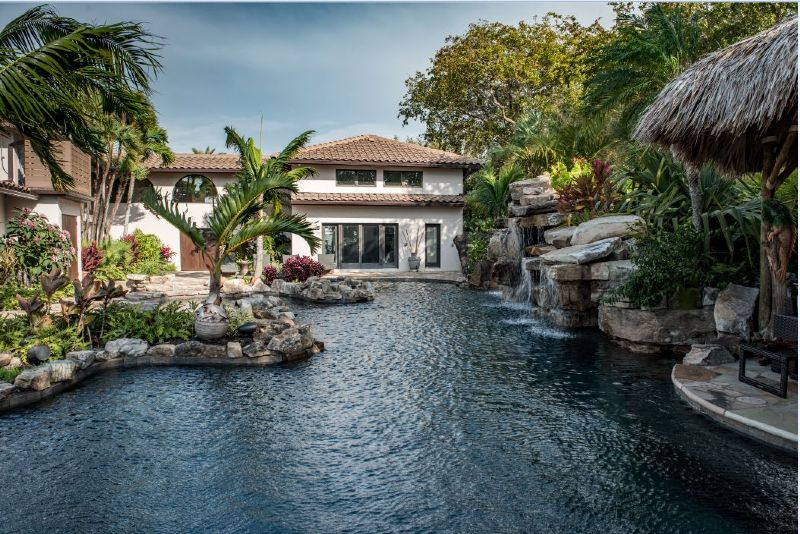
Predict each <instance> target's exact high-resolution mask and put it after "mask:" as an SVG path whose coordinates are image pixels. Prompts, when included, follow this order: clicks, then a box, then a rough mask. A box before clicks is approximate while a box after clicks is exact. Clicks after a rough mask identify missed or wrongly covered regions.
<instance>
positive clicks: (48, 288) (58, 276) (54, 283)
mask: <svg viewBox="0 0 800 534" xmlns="http://www.w3.org/2000/svg"><path fill="white" fill-rule="evenodd" d="M39 283H40V284H41V285H42V291H43V292H44V296H45V299H46V301H47V309H48V310H49V309H50V303H51V302H52V301H53V295H55V294H56V291H58V290H59V289H61V288H63V287H66V285H67V284H69V278H67V277H66V276H64V274H63V273H62V272H61V269H53V270H52V271H50V272H49V273H42V274H40V275H39Z"/></svg>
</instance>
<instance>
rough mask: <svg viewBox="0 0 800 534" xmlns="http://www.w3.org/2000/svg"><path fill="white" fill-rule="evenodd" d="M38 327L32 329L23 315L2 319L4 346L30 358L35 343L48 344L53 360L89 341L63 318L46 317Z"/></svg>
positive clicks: (0, 339)
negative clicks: (29, 350) (28, 352)
mask: <svg viewBox="0 0 800 534" xmlns="http://www.w3.org/2000/svg"><path fill="white" fill-rule="evenodd" d="M46 317H47V319H46V320H45V321H43V322H42V324H41V326H39V327H38V328H31V325H30V323H29V322H28V319H27V318H26V317H23V316H15V317H9V318H0V347H3V350H5V351H8V352H11V353H13V354H14V355H15V356H19V357H20V358H21V359H22V361H23V362H26V361H27V359H26V358H27V355H26V353H27V351H28V349H29V348H31V347H33V346H34V345H47V346H48V347H50V351H51V352H52V354H53V357H52V359H61V358H63V357H64V356H65V355H66V354H67V353H68V352H70V351H73V350H81V349H84V348H86V343H85V342H84V340H83V339H82V338H81V337H80V336H79V335H78V333H77V331H76V330H75V329H74V328H70V325H69V324H67V323H66V322H64V321H63V320H62V319H61V318H59V317H54V316H46Z"/></svg>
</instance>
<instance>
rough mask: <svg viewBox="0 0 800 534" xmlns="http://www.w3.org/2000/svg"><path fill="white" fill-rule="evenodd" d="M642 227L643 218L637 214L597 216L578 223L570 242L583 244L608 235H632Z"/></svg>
mask: <svg viewBox="0 0 800 534" xmlns="http://www.w3.org/2000/svg"><path fill="white" fill-rule="evenodd" d="M644 228H645V225H644V220H643V219H642V218H641V217H639V216H638V215H610V216H608V217H598V218H596V219H591V220H589V221H586V222H584V223H581V224H579V225H578V227H577V228H575V233H573V234H572V240H571V241H570V244H571V245H585V244H587V243H594V242H596V241H600V240H603V239H608V238H609V237H632V236H635V235H638V234H640V233H641V232H642V231H643V230H644Z"/></svg>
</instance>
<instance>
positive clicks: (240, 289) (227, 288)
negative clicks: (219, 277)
mask: <svg viewBox="0 0 800 534" xmlns="http://www.w3.org/2000/svg"><path fill="white" fill-rule="evenodd" d="M252 291H253V286H251V285H250V284H248V283H247V282H246V281H245V280H243V279H241V278H227V279H226V280H225V281H224V282H223V284H222V293H223V294H226V295H233V294H237V293H250V292H252Z"/></svg>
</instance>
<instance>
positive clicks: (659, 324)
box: [597, 304, 716, 352]
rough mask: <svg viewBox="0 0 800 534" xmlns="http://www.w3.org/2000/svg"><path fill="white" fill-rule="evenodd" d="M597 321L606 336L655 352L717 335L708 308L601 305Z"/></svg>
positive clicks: (706, 340)
mask: <svg viewBox="0 0 800 534" xmlns="http://www.w3.org/2000/svg"><path fill="white" fill-rule="evenodd" d="M597 323H598V326H599V327H600V330H602V331H603V332H605V333H606V334H607V335H608V336H610V337H611V338H613V339H615V340H617V341H620V342H621V344H622V345H624V346H626V347H628V348H630V349H632V350H635V351H639V352H657V351H659V350H661V349H663V348H669V347H676V346H685V345H692V344H695V343H706V342H708V341H710V340H712V339H714V338H716V329H715V328H714V317H713V313H712V312H711V309H710V308H700V309H693V310H673V309H660V310H641V309H637V308H621V307H619V306H609V305H607V304H601V305H600V307H599V308H598V314H597Z"/></svg>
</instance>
